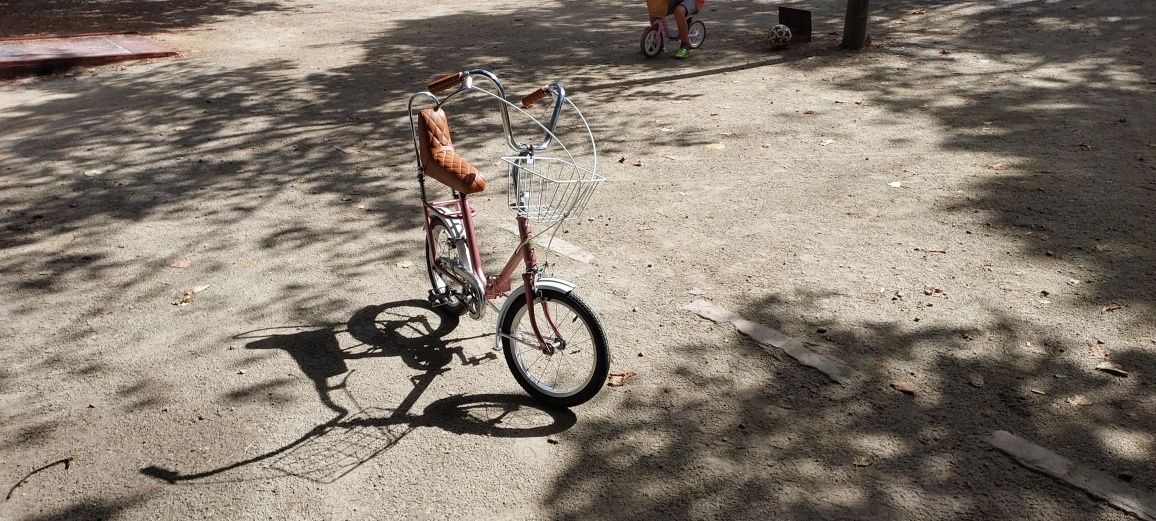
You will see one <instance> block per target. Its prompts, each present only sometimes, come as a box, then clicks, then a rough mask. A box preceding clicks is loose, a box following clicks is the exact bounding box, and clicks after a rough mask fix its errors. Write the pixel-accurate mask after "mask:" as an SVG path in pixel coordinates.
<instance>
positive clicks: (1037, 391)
mask: <svg viewBox="0 0 1156 521" xmlns="http://www.w3.org/2000/svg"><path fill="white" fill-rule="evenodd" d="M1028 390H1029V391H1031V392H1033V393H1036V394H1042V395H1046V394H1048V393H1045V392H1043V391H1041V390H1039V389H1036V388H1034V387H1033V388H1031V389H1028Z"/></svg>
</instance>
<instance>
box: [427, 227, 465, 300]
mask: <svg viewBox="0 0 1156 521" xmlns="http://www.w3.org/2000/svg"><path fill="white" fill-rule="evenodd" d="M463 235H464V234H463V232H462V225H461V223H458V222H454V221H445V220H443V219H441V218H440V217H433V218H431V219H430V236H429V237H426V245H425V253H426V256H425V260H426V271H427V273H428V274H429V282H430V286H431V287H432V290H431V291H430V297H431V301H433V302H432V303H433V304H435V305H438V306H441V308H442V309H444V310H445V311H446V312H447V313H455V314H458V315H461V314H463V313H465V312H466V305H465V301H464V298H463V297H464V295H465V294H466V292H465V290H466V289H467V288H465V287H464V286H463V285H462V284H460V283H458V282H457V281H456V280H454V279H453V278H451V277H448V276H443V275H442V273H441V272H440V271H438V269H437V264H436V263H435V262H434V261H435V259H437V258H438V257H441V258H442V259H443V261H444V262H445V263H449V264H452V263H455V262H457V263H463V262H469V258H470V253H469V246H466V239H465V237H464V236H463Z"/></svg>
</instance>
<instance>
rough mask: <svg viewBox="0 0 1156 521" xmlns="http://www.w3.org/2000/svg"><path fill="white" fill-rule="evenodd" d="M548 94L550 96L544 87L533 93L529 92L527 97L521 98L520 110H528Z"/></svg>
mask: <svg viewBox="0 0 1156 521" xmlns="http://www.w3.org/2000/svg"><path fill="white" fill-rule="evenodd" d="M548 94H550V91H548V90H546V87H542V88H539V89H538V90H536V91H534V92H531V93H530V94H529V95H527V96H526V97H524V98H522V108H524V109H528V108H530V107H533V106H534V104H535V103H538V102H539V101H542V100H543V99H544V98H545V97H546V96H547V95H548Z"/></svg>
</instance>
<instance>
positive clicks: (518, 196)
mask: <svg viewBox="0 0 1156 521" xmlns="http://www.w3.org/2000/svg"><path fill="white" fill-rule="evenodd" d="M502 161H505V162H506V163H507V164H509V169H510V174H509V176H508V177H509V180H510V190H509V206H510V208H511V209H512V210H514V211H515V212H517V213H518V215H521V216H523V217H526V218H528V219H530V220H531V221H535V222H540V223H550V222H558V221H562V220H565V219H569V218H576V217H580V216H581V215H582V210H583V209H584V208H585V207H586V203H587V202H589V201H590V196H591V195H593V194H594V189H595V188H597V187H598V185H599V184H601V183H602V181H604V180H605V179H604V178H603V177H602V176H600V175H598V174H596V173H594V172H593V171H591V170H587V169H585V168H582V167H580V166H578V165H575V164H574V163H571V162H569V161H566V160H565V159H559V158H556V157H534V156H517V157H503V158H502Z"/></svg>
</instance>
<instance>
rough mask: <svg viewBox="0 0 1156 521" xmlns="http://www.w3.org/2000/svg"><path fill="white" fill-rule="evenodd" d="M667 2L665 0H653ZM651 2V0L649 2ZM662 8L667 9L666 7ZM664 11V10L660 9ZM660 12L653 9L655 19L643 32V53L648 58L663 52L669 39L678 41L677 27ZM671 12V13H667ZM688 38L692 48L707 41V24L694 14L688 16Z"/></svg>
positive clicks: (700, 45) (696, 47)
mask: <svg viewBox="0 0 1156 521" xmlns="http://www.w3.org/2000/svg"><path fill="white" fill-rule="evenodd" d="M651 1H657V2H659V3H662V4H665V0H651ZM648 3H649V2H648ZM662 9H664V10H665V7H663V8H662ZM659 12H662V11H659ZM657 14H658V13H657V12H654V11H652V15H654V16H651V18H653V19H654V21H653V22H651V23H650V27H647V28H646V30H645V31H643V32H642V43H641V47H642V55H643V56H646V57H647V58H653V57H655V56H658V55H659V54H662V50H663V48H664V47H665V46H666V41H667V40H672V41H678V39H679V38H678V34H677V28H676V27H675V26H674V25H673V24H671V23H668V22H667V21H666V18H667V17H666V16H656V15H657ZM667 14H669V13H667ZM686 27H687V39H688V40H689V41H690V48H691V49H698V48H699V47H702V42H704V41H706V24H704V23H702V20H699V19H697V18H695V17H694V16H687V17H686Z"/></svg>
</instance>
